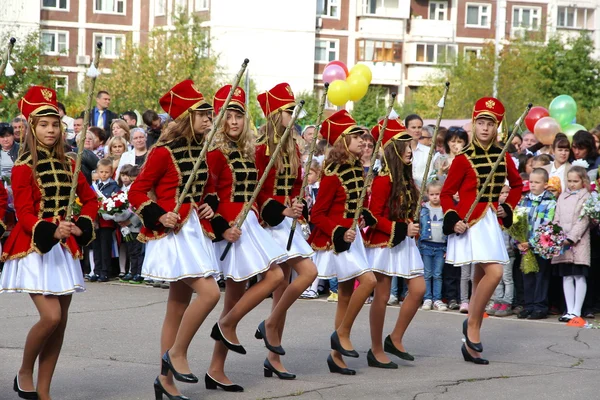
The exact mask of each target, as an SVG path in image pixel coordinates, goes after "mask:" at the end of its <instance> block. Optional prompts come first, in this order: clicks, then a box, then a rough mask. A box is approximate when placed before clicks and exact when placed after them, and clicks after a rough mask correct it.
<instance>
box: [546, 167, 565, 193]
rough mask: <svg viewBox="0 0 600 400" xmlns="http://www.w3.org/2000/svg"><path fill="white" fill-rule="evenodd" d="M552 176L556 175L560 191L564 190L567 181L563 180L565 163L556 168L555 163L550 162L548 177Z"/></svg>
mask: <svg viewBox="0 0 600 400" xmlns="http://www.w3.org/2000/svg"><path fill="white" fill-rule="evenodd" d="M553 176H558V179H560V186H561V188H562V191H563V192H564V191H565V189H566V187H567V186H566V184H567V183H566V182H565V164H563V165H561V166H560V167H558V168H556V163H555V162H552V167H551V168H550V178H552V177H553Z"/></svg>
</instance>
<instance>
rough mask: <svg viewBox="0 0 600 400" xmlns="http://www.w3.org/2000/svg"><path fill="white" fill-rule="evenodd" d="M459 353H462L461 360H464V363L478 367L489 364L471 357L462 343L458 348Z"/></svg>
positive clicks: (484, 360)
mask: <svg viewBox="0 0 600 400" xmlns="http://www.w3.org/2000/svg"><path fill="white" fill-rule="evenodd" d="M460 351H462V355H463V358H464V359H465V361H467V362H472V363H474V364H478V365H488V364H489V363H490V362H489V361H488V360H486V359H485V358H479V357H473V356H472V355H471V354H470V353H469V352H468V351H467V347H466V346H465V344H464V343H463V345H462V347H461V348H460Z"/></svg>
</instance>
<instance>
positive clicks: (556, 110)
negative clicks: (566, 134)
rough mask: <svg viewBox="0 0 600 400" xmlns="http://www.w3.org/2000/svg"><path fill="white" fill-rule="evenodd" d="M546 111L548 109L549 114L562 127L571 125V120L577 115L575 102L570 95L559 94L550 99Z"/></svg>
mask: <svg viewBox="0 0 600 400" xmlns="http://www.w3.org/2000/svg"><path fill="white" fill-rule="evenodd" d="M548 111H550V116H551V117H552V118H554V119H555V120H556V122H558V123H559V124H560V126H561V127H563V129H564V128H566V127H567V126H568V125H571V121H573V118H575V117H576V116H577V103H575V100H574V99H573V98H572V97H571V96H569V95H567V94H561V95H560V96H557V97H556V98H555V99H554V100H552V103H550V107H548Z"/></svg>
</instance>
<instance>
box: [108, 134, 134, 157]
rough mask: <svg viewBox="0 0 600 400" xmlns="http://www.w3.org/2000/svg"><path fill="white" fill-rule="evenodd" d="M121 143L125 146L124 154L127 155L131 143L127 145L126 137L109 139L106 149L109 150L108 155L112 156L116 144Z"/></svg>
mask: <svg viewBox="0 0 600 400" xmlns="http://www.w3.org/2000/svg"><path fill="white" fill-rule="evenodd" d="M118 142H121V144H122V145H123V153H125V152H126V151H127V145H128V144H129V143H127V140H125V138H124V137H121V136H113V137H111V138H110V139H108V143H106V147H107V148H108V155H109V156H112V155H113V153H112V147H113V145H114V144H115V143H118Z"/></svg>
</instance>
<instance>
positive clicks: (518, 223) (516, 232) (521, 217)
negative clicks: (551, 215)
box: [508, 207, 540, 274]
mask: <svg viewBox="0 0 600 400" xmlns="http://www.w3.org/2000/svg"><path fill="white" fill-rule="evenodd" d="M527 233H528V226H527V208H525V207H517V208H516V209H515V212H514V213H513V224H512V225H511V227H510V228H508V234H509V235H510V236H511V237H512V238H513V239H515V240H516V241H517V242H519V243H525V242H527ZM539 269H540V267H539V266H538V263H537V260H536V259H535V254H533V251H531V248H529V249H527V250H526V251H522V252H521V271H523V273H525V274H529V273H531V272H538V271H539Z"/></svg>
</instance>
